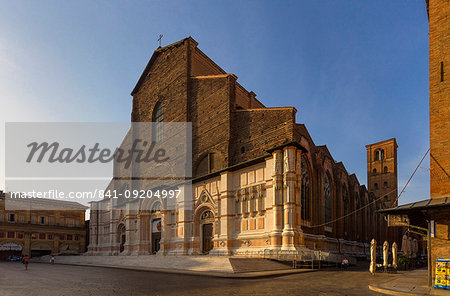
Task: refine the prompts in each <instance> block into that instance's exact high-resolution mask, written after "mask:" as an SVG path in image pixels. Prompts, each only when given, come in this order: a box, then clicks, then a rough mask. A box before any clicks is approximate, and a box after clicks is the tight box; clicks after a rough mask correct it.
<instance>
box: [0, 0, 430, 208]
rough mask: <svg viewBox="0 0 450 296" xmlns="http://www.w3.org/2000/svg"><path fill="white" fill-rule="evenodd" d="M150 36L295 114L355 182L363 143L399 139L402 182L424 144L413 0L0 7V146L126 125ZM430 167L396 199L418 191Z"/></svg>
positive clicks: (422, 53)
mask: <svg viewBox="0 0 450 296" xmlns="http://www.w3.org/2000/svg"><path fill="white" fill-rule="evenodd" d="M159 34H164V38H163V45H167V44H169V43H173V42H175V41H178V40H179V39H182V38H184V37H187V36H192V37H193V38H194V39H196V40H197V41H198V42H199V48H200V49H201V50H202V51H204V52H205V53H206V54H207V55H208V56H209V57H211V58H212V59H213V60H214V61H215V62H216V63H217V64H218V65H220V66H221V67H222V68H223V69H224V70H225V71H227V72H230V73H234V74H236V75H237V76H238V78H239V79H238V81H239V82H240V83H241V84H242V85H243V86H244V87H245V88H247V90H249V91H250V90H253V91H254V92H255V93H256V94H257V98H258V99H259V100H260V101H261V102H263V103H264V104H265V105H266V106H270V107H272V106H294V107H296V108H297V110H298V113H297V121H298V122H299V123H304V124H306V126H307V128H308V130H309V132H310V134H311V136H312V137H313V139H314V141H315V143H316V144H317V145H322V144H326V145H327V146H328V149H329V150H330V152H331V153H332V155H333V157H334V158H335V160H337V161H343V163H344V165H345V167H346V168H347V170H348V171H349V172H350V173H353V172H354V173H356V174H357V176H358V179H359V180H360V182H361V184H366V152H365V145H366V144H369V143H373V142H377V141H381V140H385V139H389V138H392V137H396V138H397V142H398V144H399V150H398V158H399V163H398V165H399V187H400V188H401V187H402V186H403V185H404V184H405V182H406V180H407V179H408V178H409V176H410V174H411V173H412V171H413V170H414V168H415V167H416V165H417V164H418V162H419V161H420V159H421V157H422V156H423V154H424V153H425V152H426V151H427V149H428V147H429V130H428V129H429V124H428V120H429V118H428V22H427V15H426V7H425V0H414V1H401V0H397V1H392V0H386V1H348V0H345V1H344V0H342V1H142V2H139V1H95V2H94V1H2V6H1V9H0V110H1V117H0V118H1V121H0V124H1V126H0V136H1V138H2V139H4V122H5V121H129V120H130V112H131V99H132V98H131V96H130V92H131V90H132V89H133V87H134V85H135V83H136V81H137V80H138V78H139V76H140V74H141V72H142V71H143V69H144V67H145V65H146V63H147V62H148V60H149V58H150V56H151V55H152V53H153V51H154V50H155V49H156V48H157V46H158V42H157V38H158V35H159ZM2 142H3V141H2ZM0 149H1V150H0V152H1V153H0V154H1V155H2V157H1V158H0V165H1V167H0V188H4V156H3V154H4V144H3V145H1V147H0ZM428 167H429V160H428V158H427V160H426V161H425V162H424V164H423V165H422V166H421V168H420V169H419V170H418V172H417V175H416V176H415V177H414V179H413V181H412V183H411V184H410V185H409V186H408V188H407V190H406V192H405V193H404V195H403V196H402V197H401V199H400V201H399V202H400V203H407V202H412V201H416V200H421V199H425V198H428V197H429V172H428V170H427V169H428Z"/></svg>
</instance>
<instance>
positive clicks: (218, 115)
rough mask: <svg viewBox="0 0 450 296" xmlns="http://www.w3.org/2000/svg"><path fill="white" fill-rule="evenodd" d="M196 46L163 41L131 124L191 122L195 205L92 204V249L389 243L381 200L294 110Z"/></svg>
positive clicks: (277, 248) (230, 251)
mask: <svg viewBox="0 0 450 296" xmlns="http://www.w3.org/2000/svg"><path fill="white" fill-rule="evenodd" d="M197 45H198V44H197V42H196V41H195V40H194V39H192V38H191V37H189V38H186V39H183V40H181V41H179V42H176V43H174V44H171V45H169V46H166V47H162V48H161V47H160V48H158V49H157V50H156V51H155V52H154V54H153V55H152V57H151V59H150V61H149V63H148V64H147V66H146V68H145V70H144V72H143V74H142V75H141V77H140V79H139V81H138V83H137V85H136V87H135V88H134V90H133V91H132V93H131V95H132V96H133V108H132V114H131V121H132V122H191V123H192V173H193V177H192V194H191V196H189V197H187V198H189V199H190V201H191V203H190V205H191V206H189V207H186V208H183V209H180V210H177V209H167V208H165V207H164V206H163V205H162V204H161V202H160V201H159V200H157V199H156V200H154V201H141V202H143V203H144V202H147V203H148V202H152V204H151V205H148V204H147V205H146V206H143V207H139V206H138V207H137V208H136V207H134V208H133V209H132V210H131V208H130V207H129V206H128V205H127V204H126V203H125V204H123V205H122V206H121V207H119V208H117V207H116V208H113V207H111V206H109V205H110V204H111V202H112V201H111V200H109V199H105V200H102V201H100V202H94V203H92V204H91V221H90V244H89V248H88V249H89V254H103V255H119V254H120V255H143V254H162V255H172V254H174V255H175V254H179V255H193V254H210V255H214V254H216V255H243V256H265V255H266V254H269V253H270V254H304V253H305V252H309V251H315V250H321V251H324V252H328V253H329V254H345V255H350V256H366V255H367V254H368V253H369V252H370V251H369V242H370V240H371V239H372V238H374V237H375V238H376V239H377V241H379V242H382V241H384V239H385V237H384V236H385V235H386V231H385V227H386V225H385V223H384V219H382V217H381V216H380V215H379V214H378V213H377V212H376V211H377V210H378V209H380V208H382V207H383V206H384V205H383V200H382V199H378V198H377V197H376V195H375V194H374V193H372V192H369V191H368V190H367V188H366V187H365V186H364V185H361V184H360V183H359V181H358V179H357V177H356V175H355V174H350V173H349V172H347V170H346V168H345V167H344V165H343V163H342V162H338V161H336V160H334V158H333V157H332V155H331V154H330V152H329V150H328V149H327V147H326V146H325V145H316V144H315V143H314V141H313V139H312V137H311V136H310V134H309V133H308V130H307V129H306V127H305V125H304V124H301V123H297V122H296V121H295V115H296V112H297V110H296V109H295V108H293V107H277V108H267V107H265V106H264V105H263V104H262V103H261V102H260V101H259V100H258V99H256V95H255V93H253V92H251V91H250V92H249V91H247V90H246V89H245V88H244V87H242V86H241V85H240V84H239V83H238V82H237V77H236V76H235V75H234V74H229V73H226V72H225V71H224V70H223V69H221V68H220V67H219V66H218V65H217V64H216V63H215V62H214V61H212V60H211V59H210V58H209V57H207V56H206V55H205V54H204V53H203V52H202V51H201V50H200V49H199V48H198V47H197ZM395 148H396V147H395ZM377 151H378V150H377ZM368 153H369V152H368ZM370 153H372V152H370ZM375 153H379V151H378V152H376V151H373V154H374V155H373V156H370V157H375ZM395 153H396V152H395ZM368 157H369V155H368ZM395 165H396V164H395ZM395 170H396V168H395ZM395 173H396V171H395ZM118 184H119V182H118V180H114V179H113V180H112V181H111V183H110V185H109V187H108V189H111V190H113V189H119V188H117V187H119V185H118ZM120 186H122V185H120ZM392 186H394V185H392ZM396 186H397V184H395V188H396ZM127 188H129V187H127Z"/></svg>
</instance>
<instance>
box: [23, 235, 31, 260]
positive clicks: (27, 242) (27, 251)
mask: <svg viewBox="0 0 450 296" xmlns="http://www.w3.org/2000/svg"><path fill="white" fill-rule="evenodd" d="M22 254H23V255H28V256H31V232H28V231H25V234H24V244H23V250H22Z"/></svg>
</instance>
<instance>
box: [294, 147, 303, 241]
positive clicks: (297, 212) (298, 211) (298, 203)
mask: <svg viewBox="0 0 450 296" xmlns="http://www.w3.org/2000/svg"><path fill="white" fill-rule="evenodd" d="M296 154H297V155H296V159H295V163H296V168H295V171H296V174H297V180H296V182H295V207H294V217H295V218H296V219H295V223H294V232H295V241H294V244H295V246H296V247H297V246H300V245H304V244H305V239H304V237H303V231H302V206H303V205H302V195H301V193H302V151H301V150H300V149H298V150H297V151H296Z"/></svg>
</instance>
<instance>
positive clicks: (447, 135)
mask: <svg viewBox="0 0 450 296" xmlns="http://www.w3.org/2000/svg"><path fill="white" fill-rule="evenodd" d="M428 4H429V6H428V13H429V38H430V45H429V46H430V59H429V63H430V65H429V69H430V74H429V75H430V148H431V151H430V153H431V159H430V164H431V170H430V194H431V198H439V197H445V196H450V1H449V0H429V3H428Z"/></svg>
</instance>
